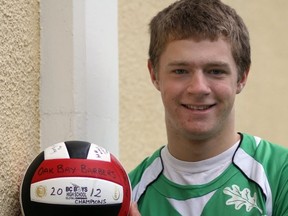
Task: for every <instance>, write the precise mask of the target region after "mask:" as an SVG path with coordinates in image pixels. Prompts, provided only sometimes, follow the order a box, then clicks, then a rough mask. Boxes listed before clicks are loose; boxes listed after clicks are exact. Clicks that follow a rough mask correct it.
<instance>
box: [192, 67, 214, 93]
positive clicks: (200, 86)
mask: <svg viewBox="0 0 288 216" xmlns="http://www.w3.org/2000/svg"><path fill="white" fill-rule="evenodd" d="M210 91H211V89H210V87H209V82H208V79H207V77H206V76H205V74H204V73H203V72H202V71H195V72H194V73H192V74H191V77H190V79H189V83H188V85H187V92H188V93H189V94H191V95H208V94H209V93H210Z"/></svg>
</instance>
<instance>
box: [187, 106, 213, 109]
mask: <svg viewBox="0 0 288 216" xmlns="http://www.w3.org/2000/svg"><path fill="white" fill-rule="evenodd" d="M186 107H187V108H189V109H192V110H206V109H208V108H209V107H210V106H192V105H186Z"/></svg>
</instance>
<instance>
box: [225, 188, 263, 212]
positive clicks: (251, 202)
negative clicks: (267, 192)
mask: <svg viewBox="0 0 288 216" xmlns="http://www.w3.org/2000/svg"><path fill="white" fill-rule="evenodd" d="M223 193H225V194H227V195H229V196H231V198H230V199H229V200H227V201H226V205H235V209H236V210H239V209H240V208H241V207H242V206H244V205H245V207H246V211H247V212H250V211H251V209H253V208H256V209H258V210H259V212H260V213H261V214H262V210H261V209H260V208H259V207H258V205H257V195H256V193H254V196H253V197H251V194H250V190H249V189H248V188H245V189H244V190H243V191H241V190H240V188H239V186H237V185H232V187H231V188H229V187H226V188H224V190H223Z"/></svg>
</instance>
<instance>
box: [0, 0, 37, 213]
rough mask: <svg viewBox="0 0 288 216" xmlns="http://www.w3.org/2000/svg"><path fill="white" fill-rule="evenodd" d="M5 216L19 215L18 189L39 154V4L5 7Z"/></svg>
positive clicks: (0, 26) (15, 1)
mask: <svg viewBox="0 0 288 216" xmlns="http://www.w3.org/2000/svg"><path fill="white" fill-rule="evenodd" d="M0 70H1V71H0V110H1V112H0V135H1V139H0V216H14V215H15V216H16V215H20V205H19V201H18V200H19V185H20V182H21V178H22V175H23V172H24V171H25V169H26V167H27V165H28V163H29V162H31V160H32V159H33V158H34V157H35V156H36V154H37V153H38V151H39V121H38V119H39V110H38V103H39V102H38V95H39V93H38V92H39V2H38V1H37V0H20V1H19V0H9V1H1V4H0Z"/></svg>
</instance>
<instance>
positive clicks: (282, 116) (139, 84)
mask: <svg viewBox="0 0 288 216" xmlns="http://www.w3.org/2000/svg"><path fill="white" fill-rule="evenodd" d="M171 2H173V1H172V0H162V1H155V0H145V1H142V0H133V1H130V0H119V37H120V144H121V145H120V150H121V152H120V155H121V161H122V163H123V164H124V166H125V167H126V169H127V170H128V171H130V170H131V169H132V168H133V167H134V166H135V165H136V164H138V163H139V162H140V161H142V160H143V158H144V157H146V156H148V155H149V154H151V153H152V152H153V151H154V150H155V149H156V148H159V147H160V146H161V145H163V144H165V143H166V138H165V126H164V124H163V122H164V120H163V110H162V104H161V101H160V96H159V94H158V92H157V91H156V90H154V88H153V86H152V84H151V83H150V81H149V76H148V70H147V67H146V59H147V50H148V28H147V24H148V22H149V21H150V19H151V17H152V16H154V14H155V13H156V12H157V11H158V10H159V9H162V8H163V7H164V6H166V5H168V4H169V3H171ZM224 2H226V3H228V4H229V5H231V6H233V7H234V8H236V10H237V11H238V13H239V14H240V15H241V16H242V17H243V19H244V20H245V22H246V24H247V26H248V28H249V30H250V35H251V44H252V68H251V71H250V77H249V81H248V84H247V86H246V89H245V90H244V92H243V93H241V95H239V97H238V101H237V108H236V111H237V120H238V122H237V128H238V131H242V132H248V133H251V134H254V135H258V136H261V137H263V138H266V139H268V140H272V141H274V142H277V143H280V144H282V145H286V146H288V142H287V138H286V135H287V134H288V133H287V131H288V130H287V128H288V127H287V123H286V122H288V113H287V110H288V100H287V97H286V94H287V93H286V92H287V91H288V85H286V80H287V79H288V72H287V68H286V61H287V59H288V42H287V38H288V28H287V23H288V13H287V8H288V1H282V0H274V1H271V0H261V1H259V0H246V1H245V0H244V1H239V0H225V1H224Z"/></svg>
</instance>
